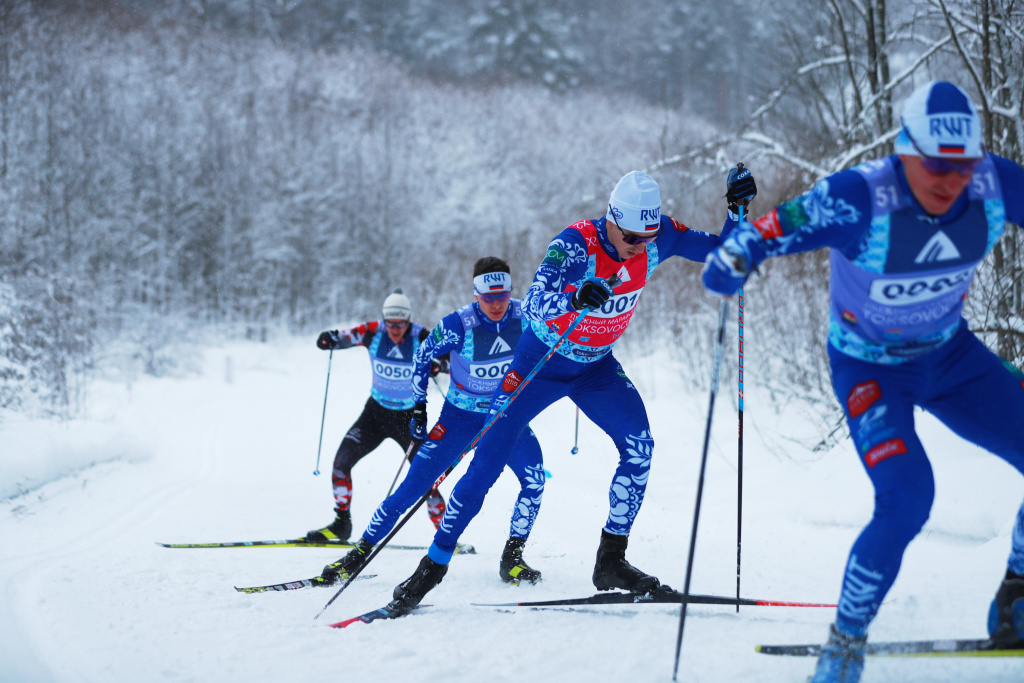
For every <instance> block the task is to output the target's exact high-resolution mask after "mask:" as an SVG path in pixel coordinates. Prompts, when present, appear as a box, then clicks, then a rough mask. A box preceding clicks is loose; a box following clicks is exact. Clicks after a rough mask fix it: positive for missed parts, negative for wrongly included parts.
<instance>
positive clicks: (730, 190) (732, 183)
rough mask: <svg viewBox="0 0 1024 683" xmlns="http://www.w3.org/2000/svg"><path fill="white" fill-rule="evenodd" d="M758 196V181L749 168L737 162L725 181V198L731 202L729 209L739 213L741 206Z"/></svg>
mask: <svg viewBox="0 0 1024 683" xmlns="http://www.w3.org/2000/svg"><path fill="white" fill-rule="evenodd" d="M756 196H757V183H755V182H754V175H753V174H752V173H751V172H750V169H749V168H744V167H743V164H736V168H731V169H729V177H728V178H727V179H726V181H725V200H726V201H727V202H729V211H731V212H732V213H739V207H740V206H741V205H742V206H744V207H745V206H746V205H747V204H749V203H750V200H751V199H753V198H754V197H756Z"/></svg>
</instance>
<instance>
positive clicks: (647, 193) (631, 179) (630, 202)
mask: <svg viewBox="0 0 1024 683" xmlns="http://www.w3.org/2000/svg"><path fill="white" fill-rule="evenodd" d="M605 218H607V219H608V220H610V221H613V222H614V223H615V224H616V225H618V226H619V227H620V228H622V229H623V230H628V231H629V232H636V233H640V234H642V235H653V234H654V233H656V232H658V229H659V228H660V227H661V190H660V189H659V188H658V183H656V182H654V178H652V177H651V176H649V175H647V174H646V173H641V172H640V171H630V172H629V173H627V174H626V175H624V176H622V179H621V180H619V182H618V183H616V185H615V189H614V190H612V196H611V197H609V198H608V213H607V214H605Z"/></svg>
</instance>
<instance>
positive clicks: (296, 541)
mask: <svg viewBox="0 0 1024 683" xmlns="http://www.w3.org/2000/svg"><path fill="white" fill-rule="evenodd" d="M157 545H158V546H160V547H161V548H338V549H351V548H353V547H354V546H353V544H351V543H343V542H341V541H322V542H317V541H307V540H306V539H305V538H291V539H286V540H283V541H227V542H225V543H160V542H157ZM387 547H388V548H390V549H391V550H426V549H427V546H425V545H402V544H401V543H394V544H392V543H389V544H388V545H387ZM455 554H456V555H475V554H476V548H474V547H473V546H472V545H470V544H468V543H464V544H459V546H458V548H456V550H455Z"/></svg>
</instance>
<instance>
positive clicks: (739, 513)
mask: <svg viewBox="0 0 1024 683" xmlns="http://www.w3.org/2000/svg"><path fill="white" fill-rule="evenodd" d="M738 208H739V212H738V213H739V217H740V225H741V226H742V225H743V205H742V204H740V205H739V207H738ZM737 305H738V306H739V316H738V318H737V320H738V323H739V339H738V340H737V347H738V349H739V361H738V363H739V379H738V380H737V382H738V391H739V432H738V433H737V434H738V436H737V448H738V451H739V453H738V456H739V457H738V458H737V460H736V473H737V476H736V601H737V602H736V613H737V614H739V613H740V603H739V599H740V551H741V549H742V546H743V543H742V539H743V288H742V287H740V292H739V298H738V299H737Z"/></svg>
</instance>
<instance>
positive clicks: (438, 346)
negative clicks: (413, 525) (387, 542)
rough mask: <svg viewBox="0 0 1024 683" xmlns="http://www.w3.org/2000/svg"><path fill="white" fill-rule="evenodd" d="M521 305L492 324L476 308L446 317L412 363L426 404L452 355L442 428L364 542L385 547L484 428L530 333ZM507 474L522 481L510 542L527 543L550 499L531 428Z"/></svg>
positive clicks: (416, 392)
mask: <svg viewBox="0 0 1024 683" xmlns="http://www.w3.org/2000/svg"><path fill="white" fill-rule="evenodd" d="M524 323H525V321H524V320H523V316H522V306H521V304H520V302H519V301H518V300H515V299H513V300H512V301H511V302H510V303H509V307H508V310H507V311H506V312H505V315H504V317H503V318H502V319H501V320H498V321H493V320H491V319H490V318H488V317H487V316H486V315H484V313H483V312H482V311H481V310H480V306H479V305H478V304H476V303H473V304H468V305H466V306H464V307H462V308H460V309H459V310H457V311H455V312H454V313H450V314H449V315H447V316H445V317H444V319H443V320H441V322H439V323H438V324H437V326H436V327H435V328H434V330H433V332H431V333H430V336H429V337H427V339H426V340H425V341H424V342H423V344H422V345H421V346H420V347H419V350H418V351H417V352H416V355H415V357H414V359H413V378H412V386H413V400H414V401H415V402H424V403H425V402H426V400H427V384H428V380H429V376H430V361H431V359H433V358H439V357H441V356H443V355H445V354H449V358H450V362H451V384H450V385H449V388H448V394H447V396H446V397H445V403H444V406H443V407H442V408H441V415H440V417H439V418H438V420H437V424H435V425H434V427H433V429H431V430H430V435H429V436H428V437H427V440H426V441H425V442H424V443H423V445H422V446H420V448H419V450H418V451H417V452H416V456H415V457H414V458H413V460H412V465H411V467H410V468H409V473H408V474H407V475H406V477H405V479H404V480H403V481H402V483H401V485H400V486H399V487H398V488H397V489H396V490H395V492H394V493H393V494H391V496H389V497H388V498H387V499H386V500H385V501H384V502H383V503H381V504H380V506H379V507H378V508H377V510H376V511H375V512H374V513H373V517H372V518H371V520H370V523H369V525H368V526H367V527H366V531H364V532H363V538H364V539H366V540H367V541H370V542H371V543H374V544H376V543H379V542H380V541H381V540H382V539H383V538H384V537H385V536H386V535H387V534H388V533H389V532H390V531H391V529H393V528H394V526H395V524H396V523H397V522H398V519H399V517H400V516H401V515H402V514H403V513H404V512H405V511H406V510H408V509H409V508H410V507H411V506H412V505H413V503H415V502H416V500H417V499H418V498H419V497H420V496H422V495H423V494H424V492H426V491H428V490H430V488H431V486H432V485H433V483H434V482H435V481H436V480H437V478H438V477H439V476H440V475H441V474H442V473H443V472H444V471H445V469H446V468H447V467H448V466H449V465H451V464H453V462H455V461H456V459H457V458H459V456H460V455H461V454H462V453H463V450H464V449H465V447H466V446H467V445H469V443H470V441H472V439H473V437H474V436H476V434H477V433H478V432H479V431H480V428H481V427H483V425H484V422H485V420H486V418H487V409H488V407H489V406H490V404H491V396H492V395H493V394H494V392H495V391H496V390H497V388H498V386H499V384H500V383H501V378H502V377H503V376H504V374H505V371H506V370H507V369H508V366H509V363H510V362H511V361H512V355H513V353H514V352H515V349H516V346H517V345H518V343H519V340H520V338H521V337H522V334H523V329H524V327H525V324H524ZM508 466H509V468H510V469H511V470H512V471H513V472H514V473H515V475H516V477H517V478H518V479H519V483H520V486H521V488H520V492H519V498H518V501H517V502H516V505H515V507H514V509H513V512H512V522H511V528H510V530H509V535H510V536H514V537H517V538H524V539H525V538H528V537H529V535H530V530H531V529H532V528H533V523H534V521H535V520H536V518H537V513H538V511H539V510H540V503H541V498H542V496H543V494H544V463H543V459H542V456H541V450H540V443H539V442H538V441H537V437H536V436H535V435H534V433H533V430H531V429H530V428H529V427H527V428H526V429H525V430H523V432H522V434H521V436H520V437H519V439H518V440H517V441H516V442H515V445H514V446H513V448H512V449H511V457H510V458H509V461H508Z"/></svg>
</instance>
